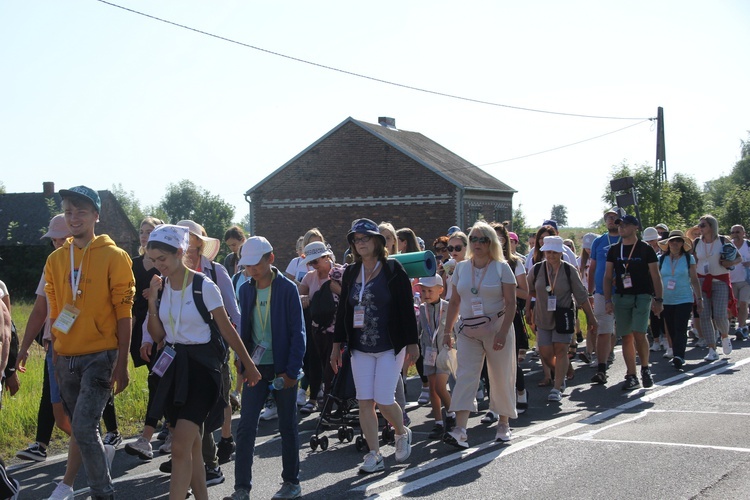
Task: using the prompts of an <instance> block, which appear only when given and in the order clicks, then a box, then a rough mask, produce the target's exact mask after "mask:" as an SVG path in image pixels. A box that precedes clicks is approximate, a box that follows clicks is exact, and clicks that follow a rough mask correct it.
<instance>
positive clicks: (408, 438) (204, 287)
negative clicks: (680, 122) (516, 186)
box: [0, 186, 750, 500]
mask: <svg viewBox="0 0 750 500" xmlns="http://www.w3.org/2000/svg"><path fill="white" fill-rule="evenodd" d="M60 195H61V197H62V200H63V201H62V209H63V214H60V215H57V216H55V217H54V218H53V219H52V220H51V221H50V224H49V231H48V232H47V233H46V234H45V235H44V236H43V238H49V239H50V241H51V245H52V246H53V247H54V248H55V250H54V252H53V253H52V254H51V255H50V257H49V258H48V260H47V263H46V265H45V268H44V270H43V273H42V276H41V279H40V282H39V287H38V288H37V297H36V301H35V303H34V306H33V309H32V312H31V314H30V317H29V321H28V323H27V327H26V330H25V332H24V333H23V335H22V336H21V338H20V345H19V347H18V349H17V352H14V353H12V354H10V353H8V352H6V351H10V350H11V349H7V348H6V346H7V345H10V344H11V343H12V342H11V337H12V335H11V322H10V315H9V312H10V300H9V296H8V294H7V289H6V288H4V286H0V298H1V299H2V302H0V304H2V305H0V307H2V311H1V312H2V313H3V314H0V319H2V322H0V332H1V333H2V334H3V335H2V337H0V342H2V353H3V358H2V359H0V361H3V364H2V366H3V367H4V368H5V370H4V380H3V383H2V386H3V387H5V390H6V391H8V392H10V393H11V394H13V393H15V391H17V390H18V389H19V385H20V384H19V379H18V374H19V373H22V372H23V371H24V370H25V364H26V360H27V357H28V355H29V349H30V348H31V346H32V344H33V343H34V342H38V343H39V344H40V345H41V346H43V347H44V349H45V353H46V356H45V362H44V379H43V384H44V387H43V392H42V398H41V401H40V403H39V410H38V420H37V431H36V436H35V440H34V442H32V443H31V444H30V445H29V446H28V447H27V448H26V449H24V450H20V451H19V452H18V453H17V457H18V458H22V459H26V460H35V461H43V460H45V459H46V457H47V447H48V445H49V442H50V438H51V434H52V431H53V428H54V427H55V426H57V427H58V428H59V429H60V430H62V431H63V432H65V433H66V434H67V435H68V436H69V447H68V459H67V462H66V470H65V474H64V476H63V477H62V479H61V480H60V481H59V482H58V483H57V485H56V487H55V489H54V491H53V492H52V495H51V496H50V497H49V498H51V499H72V498H73V495H74V490H73V484H74V481H75V478H76V476H77V474H78V473H79V472H80V470H81V465H83V466H84V467H83V470H84V473H85V474H86V476H87V482H88V485H89V487H90V489H91V495H92V497H93V498H95V499H99V498H114V493H115V490H114V486H113V482H112V477H111V473H110V467H111V463H112V459H113V457H114V455H115V450H116V448H118V447H120V446H122V445H123V436H122V435H121V434H120V432H119V430H118V426H117V419H116V412H115V401H116V399H117V398H116V397H115V396H116V395H117V394H118V393H120V392H122V391H123V390H125V389H126V388H127V386H128V384H129V377H130V374H129V372H128V356H129V357H130V358H131V359H132V363H133V365H134V366H135V369H138V370H147V371H148V394H149V395H148V403H147V410H146V413H145V414H144V415H143V418H144V426H143V430H142V433H141V434H140V435H139V436H137V437H136V438H135V439H132V440H129V442H127V444H125V451H126V452H127V453H128V454H131V455H134V456H137V457H140V458H141V459H143V460H150V459H152V458H153V457H154V449H153V447H152V446H153V445H152V442H154V436H155V435H156V434H157V431H160V432H159V434H158V436H157V439H158V440H160V441H161V442H162V444H161V446H160V447H159V451H160V452H161V453H167V454H171V458H170V460H169V461H167V462H164V463H162V464H161V465H160V470H161V471H162V472H165V473H168V474H171V479H170V493H169V496H170V498H171V499H180V500H181V499H184V498H186V495H187V494H188V492H189V491H191V492H192V494H193V495H194V496H195V498H197V499H199V500H203V499H207V498H208V489H207V488H208V487H209V486H211V485H214V484H218V483H221V482H223V481H224V476H223V474H222V471H221V467H220V465H224V464H226V463H227V462H229V461H230V460H232V458H234V467H235V474H234V477H235V484H234V493H233V494H232V495H231V496H229V497H226V499H229V500H244V499H248V498H249V496H250V491H251V490H252V487H253V475H252V470H253V461H254V455H255V453H254V451H255V441H256V436H257V432H258V426H259V421H260V420H261V419H263V420H277V421H278V430H279V433H280V436H281V439H280V446H281V455H282V471H281V478H282V481H283V483H282V487H281V489H280V490H279V491H278V492H277V493H276V495H274V497H273V498H279V499H283V498H298V497H300V496H301V494H302V491H301V487H300V480H299V476H300V459H299V451H300V447H301V444H300V437H299V431H298V423H299V418H300V415H302V416H303V417H304V416H306V415H310V414H312V413H316V412H321V414H325V413H326V412H328V411H330V410H331V409H332V408H331V403H330V400H328V399H326V398H325V396H326V395H327V394H330V393H331V391H332V383H333V381H334V377H335V376H336V374H337V373H340V371H341V370H342V369H344V368H345V367H347V368H348V369H350V370H351V375H352V378H353V383H354V387H355V389H356V406H357V415H358V424H359V426H360V427H361V431H362V436H363V440H364V443H365V444H366V449H367V454H366V455H365V456H364V459H363V461H362V463H361V464H360V465H359V466H358V471H359V472H360V473H365V474H367V473H373V472H377V471H382V470H384V468H385V460H384V457H383V454H382V448H381V442H380V435H379V416H378V415H380V418H382V419H385V421H387V425H388V428H390V429H391V430H392V432H393V440H394V448H395V453H394V459H395V461H396V462H404V461H407V460H408V459H409V456H410V454H411V446H412V443H413V440H414V435H413V434H412V430H411V429H410V419H409V416H408V414H407V412H406V411H405V410H406V392H405V386H404V376H405V374H406V371H407V369H408V368H409V367H410V366H411V365H416V368H417V372H418V374H419V377H420V380H421V385H422V390H421V392H420V393H419V398H418V403H419V404H429V405H430V407H431V417H432V419H434V426H433V428H432V431H431V432H430V433H429V435H428V439H431V440H440V441H442V442H443V443H445V445H446V446H451V447H456V448H458V449H465V448H468V447H469V429H468V427H469V416H470V414H471V413H472V412H476V411H477V403H478V401H481V400H483V399H484V398H485V396H487V398H488V410H487V412H486V414H485V415H483V416H482V418H481V422H482V423H485V424H495V425H496V434H495V437H496V440H497V441H498V442H503V443H508V442H510V441H511V440H512V429H511V420H512V419H515V418H517V417H518V415H519V414H521V413H524V412H526V411H528V410H529V406H528V389H527V387H526V382H525V380H524V374H523V370H521V369H520V362H521V360H523V359H524V358H525V356H527V355H532V354H534V355H538V356H539V359H540V361H541V364H542V368H543V378H542V380H541V382H540V383H539V384H538V385H539V387H548V388H549V394H548V396H547V399H548V400H549V401H550V402H552V403H554V402H558V401H561V400H562V398H563V397H565V391H566V384H567V382H568V381H569V380H570V379H571V378H572V377H573V374H574V366H573V360H574V359H576V358H578V359H580V360H581V361H583V362H584V363H586V364H588V365H589V366H591V367H592V368H594V375H593V377H592V379H591V383H592V385H601V384H608V383H609V367H610V365H611V364H612V362H613V359H614V346H615V344H617V343H618V342H621V344H622V356H623V360H624V362H625V367H626V369H625V373H623V374H621V375H623V376H624V381H623V382H621V387H622V389H623V390H627V391H630V390H634V389H638V388H640V387H644V388H649V387H651V386H653V385H654V380H653V377H652V375H651V370H650V368H649V366H650V365H649V356H650V355H653V354H654V353H655V352H658V351H664V353H663V356H664V357H665V358H668V359H670V360H671V362H672V364H673V365H674V367H675V369H677V370H684V369H685V367H686V363H687V362H686V355H685V352H686V349H687V346H688V342H689V336H690V337H693V339H694V341H695V344H694V348H697V349H707V354H706V356H705V358H704V359H705V360H706V361H708V362H711V361H715V360H717V359H719V356H720V352H721V353H722V354H723V355H729V354H731V351H732V340H731V335H734V336H735V338H736V340H740V341H741V340H746V339H748V327H747V324H746V323H747V316H748V302H750V242H748V241H747V240H746V239H745V229H744V228H743V227H742V226H740V225H735V226H733V227H732V229H731V235H730V236H723V235H721V234H719V229H718V224H717V221H716V219H715V218H714V217H713V216H711V215H705V216H703V217H701V219H700V221H699V222H698V224H697V225H696V226H694V227H689V228H686V229H685V230H684V231H682V230H671V231H670V230H669V228H668V227H667V226H666V225H664V224H659V225H657V226H655V227H648V228H641V227H640V222H639V220H638V219H637V218H636V217H634V216H633V215H628V214H625V212H624V211H622V209H620V208H613V209H611V210H607V211H606V212H605V213H604V214H603V216H604V217H603V218H604V224H605V226H606V231H605V232H604V233H603V234H601V235H597V234H594V233H589V234H586V235H584V237H583V238H582V241H581V247H582V248H581V252H580V255H576V251H575V243H574V241H572V240H569V239H563V238H562V237H561V236H560V235H559V231H558V227H557V224H556V222H555V221H553V220H547V221H544V222H543V224H542V225H541V226H540V227H539V228H538V229H537V230H536V231H535V232H534V233H533V234H531V235H530V237H529V240H528V241H529V249H528V252H527V254H526V255H524V254H521V253H520V252H519V251H518V248H519V236H518V235H517V234H516V233H514V232H512V231H509V227H508V226H509V224H508V223H507V222H504V223H501V222H493V223H491V224H490V223H486V222H484V221H477V222H476V223H474V224H473V225H472V226H471V227H469V228H467V229H466V230H465V231H464V230H462V228H460V227H458V226H452V227H450V228H449V229H448V230H447V231H446V234H444V235H423V236H425V237H427V239H426V240H425V239H422V238H420V237H419V236H418V235H416V234H415V233H414V231H412V230H411V229H410V228H400V229H396V228H395V227H393V225H391V224H390V223H388V222H381V223H380V224H377V223H375V222H374V221H372V220H370V219H367V218H360V219H356V220H354V221H353V222H352V224H351V228H350V230H349V231H348V233H347V234H346V235H343V234H342V235H329V236H331V237H332V241H335V242H338V241H342V242H343V241H346V243H347V246H346V250H345V252H344V254H343V255H342V256H341V258H340V259H337V258H336V256H335V255H334V252H333V251H332V248H331V245H330V244H328V243H327V242H326V239H325V238H324V235H323V234H322V233H321V232H320V231H319V230H318V229H316V228H312V229H310V230H309V231H308V232H307V233H306V234H305V235H302V236H300V237H299V239H298V240H297V247H296V253H297V255H298V256H297V257H296V258H295V259H293V260H292V261H291V262H290V263H288V265H287V266H286V267H285V268H284V269H285V271H283V272H282V271H281V269H282V267H281V266H279V264H281V263H279V262H277V259H276V253H275V252H274V247H273V245H272V242H270V241H268V240H267V239H266V238H264V237H263V236H259V235H254V236H250V237H246V235H245V234H244V232H243V230H242V229H241V228H239V227H236V226H234V227H231V228H229V229H228V230H227V231H226V233H225V235H224V242H225V243H226V245H227V247H228V248H229V249H230V253H229V255H227V256H226V258H225V259H224V260H223V263H219V262H217V261H216V260H215V259H216V258H217V255H218V253H219V249H220V246H221V240H219V239H217V238H213V237H211V236H209V235H208V234H206V231H205V230H204V228H203V227H202V226H201V225H200V224H199V223H197V222H195V221H191V220H183V221H180V222H178V223H177V224H165V223H164V222H163V221H161V220H159V219H156V218H153V217H147V218H146V219H144V220H143V222H142V224H141V226H140V228H139V230H140V247H141V248H140V252H139V254H138V255H137V256H134V257H132V258H131V257H130V256H128V255H127V254H126V253H125V252H124V251H123V250H121V249H119V248H117V247H116V245H115V244H114V242H113V241H112V240H111V239H110V238H109V237H108V236H106V235H96V234H95V225H96V222H97V219H98V215H99V212H100V211H101V201H100V199H99V196H98V194H97V193H96V191H94V190H92V189H90V188H87V187H86V186H77V187H74V188H71V189H69V190H61V191H60ZM425 241H428V242H429V241H432V242H433V243H432V244H431V245H430V244H427V245H425ZM425 247H427V249H428V250H431V251H432V252H433V253H434V255H435V256H436V259H437V273H436V274H435V275H434V276H421V277H415V276H409V274H408V273H407V270H406V269H405V267H404V266H403V265H402V264H401V263H399V261H398V260H397V259H391V258H389V256H393V255H395V254H398V253H412V252H419V251H422V250H424V249H425ZM0 283H1V282H0ZM579 311H582V314H581V315H579ZM6 318H7V320H6ZM730 320H736V325H737V326H736V329H735V330H734V331H730V328H731V327H730ZM691 324H692V326H691ZM583 325H585V327H583ZM530 336H531V338H532V339H534V342H533V344H534V349H533V351H531V350H530V341H529V340H530ZM584 336H585V339H586V345H585V349H579V347H578V344H579V342H583V339H584ZM649 338H650V340H649ZM650 341H651V342H650ZM719 345H720V346H721V349H720V351H719V349H718V346H719ZM638 363H639V364H640V376H639V373H638V369H637V368H638V366H637V364H638ZM6 365H7V366H6ZM232 367H233V368H234V369H232ZM232 372H234V373H236V378H235V381H232V377H231V373H232ZM451 387H452V388H451ZM1 396H2V390H0V403H2V399H1ZM239 408H241V409H240V410H239V411H240V418H239V423H238V425H237V427H236V430H235V431H234V434H233V430H232V426H231V415H232V411H233V410H237V409H239ZM102 418H103V420H104V423H105V428H104V429H101V428H100V422H101V420H102ZM216 431H219V432H220V436H221V437H220V439H219V441H218V442H217V441H215V439H214V432H216ZM0 469H1V470H0V498H14V495H17V494H18V490H19V485H18V483H17V481H15V480H14V479H12V478H11V477H9V476H8V475H7V473H6V471H5V468H4V465H2V463H0ZM20 487H21V488H22V485H20Z"/></svg>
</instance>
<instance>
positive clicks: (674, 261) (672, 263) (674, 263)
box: [669, 255, 682, 277]
mask: <svg viewBox="0 0 750 500" xmlns="http://www.w3.org/2000/svg"><path fill="white" fill-rule="evenodd" d="M680 257H682V255H678V256H677V258H676V259H675V258H673V257H672V256H671V255H670V256H669V267H671V268H672V276H673V277H674V272H675V269H677V263H678V262H680Z"/></svg>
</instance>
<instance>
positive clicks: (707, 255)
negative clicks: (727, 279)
mask: <svg viewBox="0 0 750 500" xmlns="http://www.w3.org/2000/svg"><path fill="white" fill-rule="evenodd" d="M721 247H722V243H721V239H719V238H716V239H715V240H714V241H713V243H709V244H706V243H705V242H704V241H703V240H702V239H699V240H698V244H697V245H695V258H696V260H697V261H698V263H697V264H696V269H695V270H696V271H697V272H698V274H710V275H712V276H719V275H721V274H728V273H729V270H728V269H727V268H726V267H724V266H722V265H721V264H719V261H720V260H721ZM706 264H708V269H706ZM707 270H708V272H706V271H707ZM743 279H744V278H743Z"/></svg>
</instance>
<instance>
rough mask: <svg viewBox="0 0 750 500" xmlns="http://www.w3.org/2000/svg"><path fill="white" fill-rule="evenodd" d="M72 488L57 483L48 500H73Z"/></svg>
mask: <svg viewBox="0 0 750 500" xmlns="http://www.w3.org/2000/svg"><path fill="white" fill-rule="evenodd" d="M73 498H74V494H73V487H72V486H68V485H67V484H65V483H63V482H62V481H60V482H59V483H57V487H56V488H55V491H53V492H52V495H50V497H49V500H73Z"/></svg>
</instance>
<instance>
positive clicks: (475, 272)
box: [471, 259, 490, 295]
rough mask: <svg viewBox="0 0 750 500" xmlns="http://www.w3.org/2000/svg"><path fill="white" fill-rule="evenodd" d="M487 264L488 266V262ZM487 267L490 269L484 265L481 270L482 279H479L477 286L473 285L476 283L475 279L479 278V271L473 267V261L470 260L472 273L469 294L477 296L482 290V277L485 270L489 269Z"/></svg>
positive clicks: (485, 272)
mask: <svg viewBox="0 0 750 500" xmlns="http://www.w3.org/2000/svg"><path fill="white" fill-rule="evenodd" d="M488 264H489V262H488ZM489 267H490V266H489V265H487V264H485V266H484V269H482V273H481V275H482V277H481V278H479V284H478V285H477V284H475V283H476V278H477V277H478V276H479V269H477V268H476V267H475V266H474V259H471V269H472V273H471V293H473V294H474V295H478V294H479V290H480V289H481V288H482V281H484V276H485V275H486V274H487V269H489Z"/></svg>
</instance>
